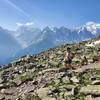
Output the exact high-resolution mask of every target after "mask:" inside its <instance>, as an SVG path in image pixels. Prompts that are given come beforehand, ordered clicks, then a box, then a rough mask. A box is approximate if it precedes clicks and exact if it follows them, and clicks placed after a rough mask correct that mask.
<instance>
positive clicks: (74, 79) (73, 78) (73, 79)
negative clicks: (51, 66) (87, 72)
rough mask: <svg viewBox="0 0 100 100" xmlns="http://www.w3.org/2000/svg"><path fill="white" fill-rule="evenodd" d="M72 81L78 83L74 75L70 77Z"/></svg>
mask: <svg viewBox="0 0 100 100" xmlns="http://www.w3.org/2000/svg"><path fill="white" fill-rule="evenodd" d="M70 80H71V81H72V82H73V83H79V80H78V79H77V78H76V76H74V77H72V78H71V79H70Z"/></svg>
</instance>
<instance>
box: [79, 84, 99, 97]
mask: <svg viewBox="0 0 100 100" xmlns="http://www.w3.org/2000/svg"><path fill="white" fill-rule="evenodd" d="M80 92H81V93H84V94H85V95H88V94H90V95H98V96H100V85H88V86H85V87H82V88H81V90H80Z"/></svg>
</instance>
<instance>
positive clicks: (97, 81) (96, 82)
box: [92, 80, 100, 85]
mask: <svg viewBox="0 0 100 100" xmlns="http://www.w3.org/2000/svg"><path fill="white" fill-rule="evenodd" d="M92 84H93V85H98V84H99V85H100V80H95V81H93V82H92Z"/></svg>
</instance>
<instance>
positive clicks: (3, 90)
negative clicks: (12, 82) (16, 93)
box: [0, 89, 13, 95]
mask: <svg viewBox="0 0 100 100" xmlns="http://www.w3.org/2000/svg"><path fill="white" fill-rule="evenodd" d="M0 92H1V93H2V94H6V95H12V94H13V92H12V91H10V90H9V89H1V91H0Z"/></svg>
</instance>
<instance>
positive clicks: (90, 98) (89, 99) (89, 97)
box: [85, 95, 94, 100]
mask: <svg viewBox="0 0 100 100" xmlns="http://www.w3.org/2000/svg"><path fill="white" fill-rule="evenodd" d="M85 100H94V99H93V98H92V96H91V95H87V96H86V98H85Z"/></svg>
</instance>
